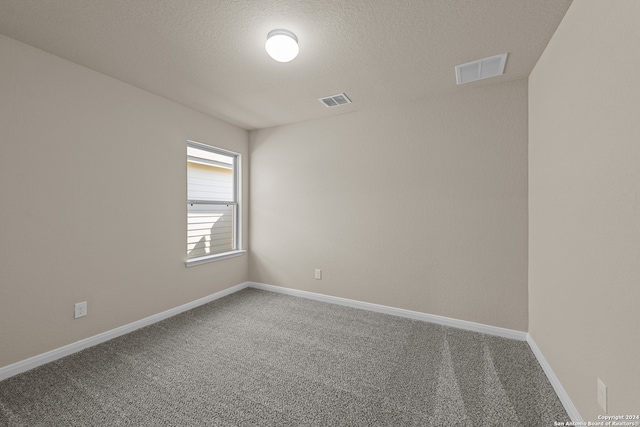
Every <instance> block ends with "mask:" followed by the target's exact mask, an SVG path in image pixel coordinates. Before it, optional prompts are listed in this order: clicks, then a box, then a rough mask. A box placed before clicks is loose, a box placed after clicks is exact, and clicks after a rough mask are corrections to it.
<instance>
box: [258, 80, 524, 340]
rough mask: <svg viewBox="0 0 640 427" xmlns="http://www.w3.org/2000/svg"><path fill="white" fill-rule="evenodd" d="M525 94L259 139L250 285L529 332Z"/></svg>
mask: <svg viewBox="0 0 640 427" xmlns="http://www.w3.org/2000/svg"><path fill="white" fill-rule="evenodd" d="M526 93H527V83H526V81H516V82H511V83H503V84H490V85H486V86H483V87H461V88H460V89H459V90H458V91H456V92H454V93H447V94H442V95H440V96H436V97H430V98H429V99H423V100H416V101H414V102H412V103H409V104H406V105H390V106H387V107H381V108H379V109H376V110H368V111H362V112H357V113H351V114H345V115H337V116H334V117H331V118H328V119H321V120H314V121H308V122H304V123H299V124H295V125H290V126H283V127H277V128H271V129H264V130H259V131H252V132H251V133H250V141H251V142H250V152H251V185H250V186H251V214H250V229H251V236H250V245H251V257H250V262H249V263H250V273H249V277H250V279H251V280H253V281H257V282H263V283H267V284H273V285H279V286H285V287H289V288H294V289H300V290H306V291H312V292H318V293H322V294H329V295H334V296H339V297H345V298H351V299H355V300H360V301H366V302H372V303H378V304H384V305H388V306H393V307H399V308H404V309H409V310H416V311H420V312H424V313H429V314H436V315H442V316H448V317H453V318H457V319H463V320H468V321H474V322H480V323H485V324H489V325H495V326H500V327H505V328H512V329H516V330H521V331H526V330H527V94H526ZM354 102H358V100H357V99H355V100H354ZM319 108H321V106H319ZM314 268H322V271H323V278H322V280H319V281H318V280H314Z"/></svg>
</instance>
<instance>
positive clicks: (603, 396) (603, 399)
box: [598, 378, 607, 414]
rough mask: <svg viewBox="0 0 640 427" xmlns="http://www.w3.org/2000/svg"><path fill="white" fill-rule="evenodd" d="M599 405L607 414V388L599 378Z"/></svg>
mask: <svg viewBox="0 0 640 427" xmlns="http://www.w3.org/2000/svg"><path fill="white" fill-rule="evenodd" d="M598 404H599V405H600V407H601V408H602V410H603V411H604V413H605V414H606V413H607V386H606V385H604V383H603V382H602V380H601V379H600V378H598Z"/></svg>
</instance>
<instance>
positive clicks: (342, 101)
mask: <svg viewBox="0 0 640 427" xmlns="http://www.w3.org/2000/svg"><path fill="white" fill-rule="evenodd" d="M319 101H320V102H322V103H323V104H324V106H325V107H329V108H330V107H338V106H340V105H346V104H351V100H350V99H349V98H348V97H347V95H345V94H344V93H339V94H337V95H331V96H326V97H324V98H320V99H319Z"/></svg>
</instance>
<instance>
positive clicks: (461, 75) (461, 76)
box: [456, 53, 507, 85]
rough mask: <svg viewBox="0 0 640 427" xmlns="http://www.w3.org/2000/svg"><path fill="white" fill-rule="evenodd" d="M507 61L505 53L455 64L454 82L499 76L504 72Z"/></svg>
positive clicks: (466, 81)
mask: <svg viewBox="0 0 640 427" xmlns="http://www.w3.org/2000/svg"><path fill="white" fill-rule="evenodd" d="M506 62H507V54H506V53H503V54H502V55H496V56H491V57H489V58H484V59H479V60H477V61H473V62H467V63H466V64H462V65H457V66H456V82H457V83H458V84H459V85H461V84H463V83H470V82H475V81H476V80H482V79H487V78H489V77H495V76H500V75H502V74H503V73H504V64H505V63H506Z"/></svg>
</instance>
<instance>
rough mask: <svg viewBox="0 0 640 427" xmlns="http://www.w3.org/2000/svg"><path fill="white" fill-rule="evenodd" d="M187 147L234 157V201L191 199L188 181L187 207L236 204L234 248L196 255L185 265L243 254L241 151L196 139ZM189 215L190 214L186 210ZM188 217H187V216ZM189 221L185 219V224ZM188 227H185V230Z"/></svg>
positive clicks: (189, 142) (186, 261)
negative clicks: (191, 205) (215, 145)
mask: <svg viewBox="0 0 640 427" xmlns="http://www.w3.org/2000/svg"><path fill="white" fill-rule="evenodd" d="M187 147H192V148H197V149H199V150H204V151H209V152H211V153H216V154H222V155H224V156H229V157H231V158H233V201H231V202H229V201H210V200H209V201H202V200H189V199H188V197H189V196H188V185H189V184H188V183H187V209H188V206H189V205H190V204H213V205H215V204H218V205H229V204H231V205H234V206H235V209H234V215H233V225H234V227H233V230H234V233H233V249H232V250H230V251H228V252H222V253H217V254H212V255H205V256H201V257H194V258H190V259H186V260H185V265H186V266H187V267H192V266H194V265H200V264H206V263H209V262H214V261H220V260H223V259H228V258H234V257H237V256H241V255H243V254H244V253H245V252H246V250H244V249H242V203H241V201H242V195H241V190H242V185H241V184H242V179H241V176H242V165H241V160H242V159H241V155H240V154H239V153H236V152H233V151H229V150H225V149H222V148H218V147H213V146H211V145H207V144H203V143H201V142H196V141H191V140H189V141H187ZM188 163H189V156H188V155H187V164H188ZM186 214H187V216H188V215H189V214H188V212H186ZM185 219H186V218H185ZM186 223H187V221H185V224H186ZM186 230H187V227H185V232H186ZM185 241H187V236H186V233H185Z"/></svg>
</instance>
